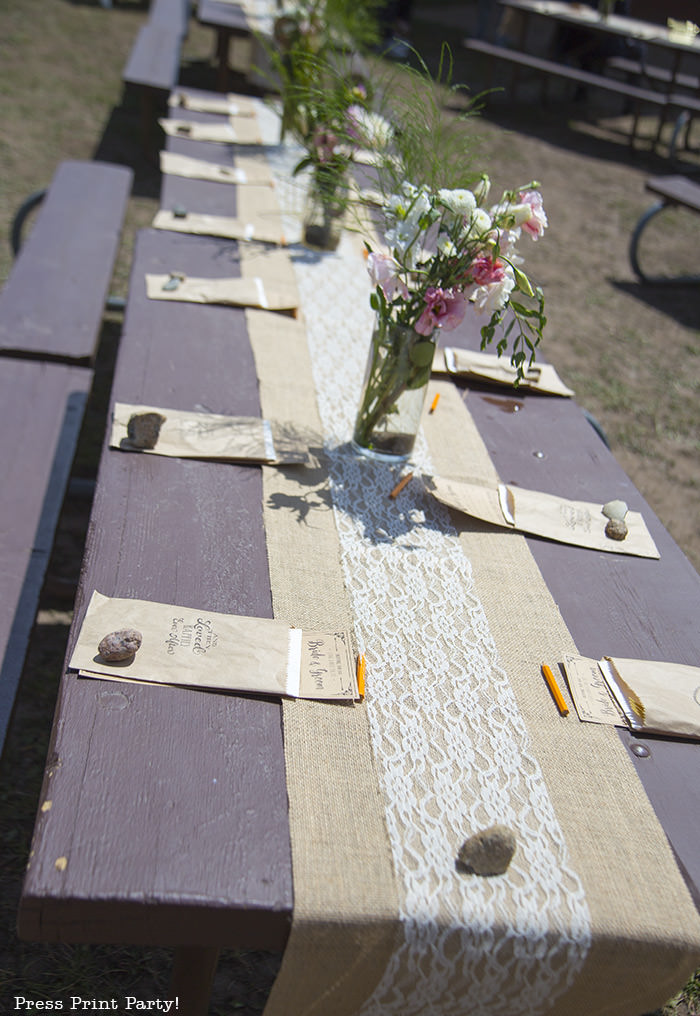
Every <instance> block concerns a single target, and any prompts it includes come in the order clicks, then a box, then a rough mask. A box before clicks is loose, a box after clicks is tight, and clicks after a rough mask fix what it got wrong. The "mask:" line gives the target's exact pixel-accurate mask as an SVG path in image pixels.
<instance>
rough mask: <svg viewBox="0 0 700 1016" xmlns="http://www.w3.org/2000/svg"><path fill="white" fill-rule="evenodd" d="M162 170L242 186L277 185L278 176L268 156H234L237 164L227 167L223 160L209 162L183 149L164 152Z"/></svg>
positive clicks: (161, 163) (191, 177) (161, 156)
mask: <svg viewBox="0 0 700 1016" xmlns="http://www.w3.org/2000/svg"><path fill="white" fill-rule="evenodd" d="M160 171H161V173H166V174H169V175H171V176H184V177H187V178H188V179H190V180H212V181H213V182H215V183H235V184H238V185H239V186H245V185H248V184H252V185H257V186H263V187H273V186H274V182H275V181H274V177H273V175H272V171H271V170H270V167H269V164H268V162H267V159H266V158H265V157H264V156H260V157H258V156H255V155H238V154H236V155H235V156H234V157H233V164H232V165H231V166H227V165H225V164H223V163H220V162H207V161H206V159H196V158H194V157H193V156H190V155H181V154H180V153H179V152H168V151H166V150H165V149H164V150H163V151H161V153H160Z"/></svg>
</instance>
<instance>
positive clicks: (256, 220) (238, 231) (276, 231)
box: [152, 187, 287, 246]
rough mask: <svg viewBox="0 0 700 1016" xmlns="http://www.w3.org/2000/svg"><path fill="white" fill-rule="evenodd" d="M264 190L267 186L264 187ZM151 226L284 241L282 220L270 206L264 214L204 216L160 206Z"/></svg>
mask: <svg viewBox="0 0 700 1016" xmlns="http://www.w3.org/2000/svg"><path fill="white" fill-rule="evenodd" d="M252 189H253V188H245V189H244V190H243V191H241V192H240V193H241V194H243V193H247V192H248V191H249V190H252ZM265 190H270V192H271V193H272V191H271V188H269V187H266V188H265ZM152 226H153V228H154V229H169V230H171V231H172V232H174V233H193V234H195V235H197V236H221V237H224V238H225V239H228V240H261V241H263V242H265V243H277V244H280V246H284V245H285V244H286V242H287V241H286V239H285V235H284V230H283V229H282V219H281V217H280V215H279V212H278V211H274V210H272V209H270V211H269V212H267V213H264V212H263V213H261V212H252V213H251V214H249V215H246V214H245V212H244V211H243V212H241V214H240V215H237V216H232V215H207V214H205V213H198V212H187V213H185V214H184V215H178V214H177V213H176V212H175V211H170V210H169V209H166V208H161V209H160V210H159V211H157V212H156V214H155V216H154V218H153V222H152Z"/></svg>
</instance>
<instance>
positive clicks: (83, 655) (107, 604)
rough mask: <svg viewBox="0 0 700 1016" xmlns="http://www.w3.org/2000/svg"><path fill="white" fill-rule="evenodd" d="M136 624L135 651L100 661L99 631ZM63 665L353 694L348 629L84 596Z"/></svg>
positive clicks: (221, 686)
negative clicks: (76, 630)
mask: <svg viewBox="0 0 700 1016" xmlns="http://www.w3.org/2000/svg"><path fill="white" fill-rule="evenodd" d="M128 628H131V629H135V630H137V631H138V632H139V633H140V634H141V636H142V642H141V646H140V648H139V649H138V650H137V652H136V654H135V655H134V656H133V657H131V658H130V659H128V660H122V661H119V662H116V663H109V662H107V661H105V660H104V659H103V658H102V657H101V656H100V654H99V652H98V646H99V644H100V642H101V641H102V639H103V638H104V637H105V635H109V634H110V633H112V632H117V631H121V630H122V629H128ZM69 667H70V668H71V669H72V670H77V671H78V672H79V673H80V675H81V676H82V677H93V678H107V679H109V680H117V681H144V682H147V683H149V684H154V683H155V684H170V685H183V686H185V687H188V688H201V689H207V690H211V691H242V692H249V693H255V694H260V695H275V696H277V695H286V696H291V697H293V698H312V699H323V700H332V699H341V700H345V701H348V700H350V701H352V700H353V699H358V698H359V697H360V696H359V694H358V689H357V681H356V673H355V666H354V662H353V652H352V646H351V636H350V633H349V632H348V631H328V632H313V631H302V629H301V628H291V627H290V626H289V625H288V624H286V623H285V622H283V621H277V620H272V619H270V618H258V617H239V616H236V615H233V614H222V613H218V612H216V611H210V610H199V609H196V608H190V607H182V606H174V605H171V604H166V603H153V602H151V601H147V600H131V599H118V598H110V597H107V596H103V595H102V594H101V593H98V592H97V591H95V592H93V594H92V597H91V599H90V604H89V606H88V610H87V613H86V615H85V619H84V621H83V623H82V625H81V628H80V634H79V635H78V642H77V644H76V646H75V649H74V651H73V655H72V656H71V660H70V664H69Z"/></svg>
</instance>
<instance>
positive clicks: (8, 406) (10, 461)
mask: <svg viewBox="0 0 700 1016" xmlns="http://www.w3.org/2000/svg"><path fill="white" fill-rule="evenodd" d="M91 385H92V370H90V369H89V368H87V367H79V366H74V365H73V366H71V365H67V364H61V363H45V362H40V361H33V360H16V359H8V358H0V462H1V463H2V470H3V479H2V484H1V485H0V751H2V747H3V745H4V742H5V735H6V733H7V729H8V726H9V723H10V719H11V716H12V709H13V706H14V701H15V696H16V693H17V686H18V684H19V679H20V676H21V673H22V668H23V666H24V659H25V656H26V654H27V646H28V643H29V637H30V634H31V630H32V626H33V624H34V619H35V617H36V612H37V607H38V603H39V594H40V593H41V588H42V585H43V582H44V578H45V575H46V569H47V567H48V563H49V557H50V555H51V549H52V546H53V540H54V535H55V532H56V526H57V524H58V517H59V514H60V510H61V506H62V503H63V498H64V494H65V491H66V487H67V484H68V479H69V476H70V471H71V466H72V463H73V458H74V455H75V448H76V445H77V441H78V436H79V433H80V427H81V423H82V420H83V415H84V411H85V405H86V402H87V398H88V394H89V392H90V388H91Z"/></svg>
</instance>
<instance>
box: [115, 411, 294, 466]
mask: <svg viewBox="0 0 700 1016" xmlns="http://www.w3.org/2000/svg"><path fill="white" fill-rule="evenodd" d="M109 445H110V448H117V449H119V450H120V451H127V452H139V453H142V454H147V455H166V456H170V457H171V458H181V459H211V460H214V461H218V462H237V463H246V462H250V463H253V464H269V465H303V464H304V463H306V462H308V461H309V454H308V442H306V441H304V440H302V438H301V436H300V435H299V434H298V432H297V431H296V430H295V429H294V427H293V426H291V425H284V424H281V423H277V422H275V423H271V422H270V421H269V420H261V419H260V418H258V417H247V416H225V415H222V414H219V413H200V412H188V411H185V410H179V409H163V408H162V407H159V406H144V405H132V404H130V403H125V402H115V404H114V410H113V413H112V429H111V431H110V439H109Z"/></svg>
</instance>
